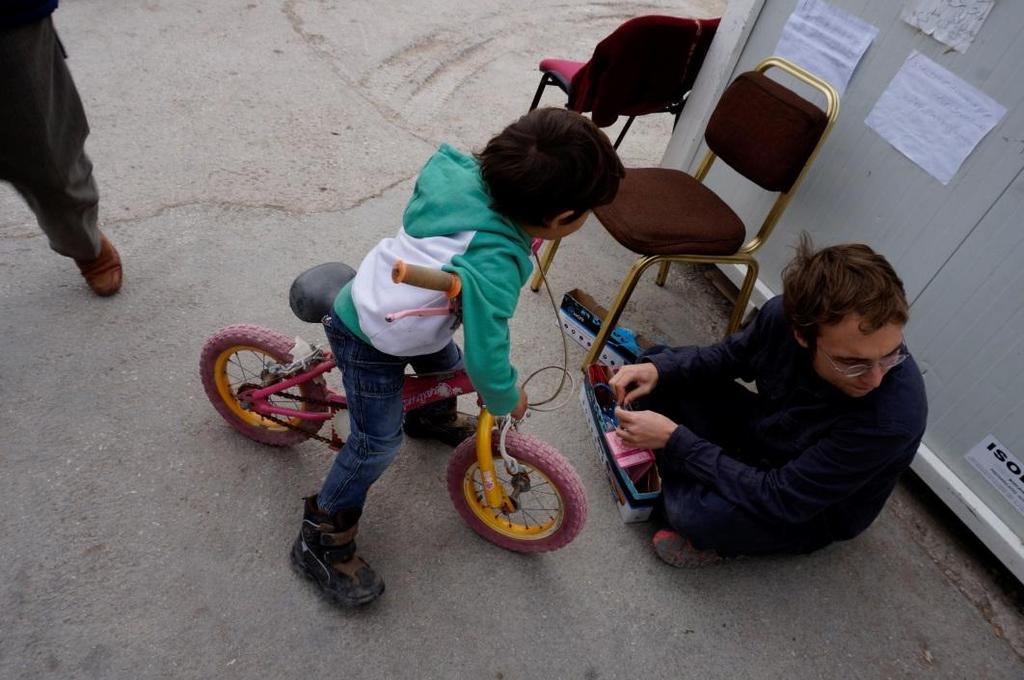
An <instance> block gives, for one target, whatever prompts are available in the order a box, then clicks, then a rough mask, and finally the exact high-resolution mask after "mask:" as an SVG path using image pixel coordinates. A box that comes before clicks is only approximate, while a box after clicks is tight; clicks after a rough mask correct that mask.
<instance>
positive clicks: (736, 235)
mask: <svg viewBox="0 0 1024 680" xmlns="http://www.w3.org/2000/svg"><path fill="white" fill-rule="evenodd" d="M771 68H778V69H780V70H782V71H785V72H787V73H789V74H791V75H792V76H794V77H796V78H797V79H798V80H801V81H803V82H805V83H807V84H808V85H810V86H811V87H812V88H814V89H816V90H817V91H818V92H820V93H821V94H822V95H823V97H824V99H825V108H824V109H822V108H820V107H818V106H816V105H815V104H812V103H811V102H809V101H807V100H806V99H804V98H802V97H800V96H799V95H797V94H796V93H794V92H793V91H792V90H790V89H788V88H786V87H784V86H783V85H781V84H780V83H778V82H777V81H775V80H772V79H770V78H769V77H768V76H766V75H765V71H768V70H769V69H771ZM838 115H839V95H838V94H837V93H836V91H835V89H834V88H833V87H832V86H831V85H829V84H828V83H827V82H825V81H823V80H821V79H820V78H818V77H817V76H815V75H813V74H811V73H808V72H807V71H805V70H803V69H801V68H800V67H798V66H796V65H794V64H791V63H790V62H788V61H785V60H784V59H781V58H778V57H770V58H768V59H765V60H764V61H762V62H761V63H760V64H758V66H757V67H756V68H755V69H754V70H753V71H749V72H747V73H743V74H740V75H739V76H738V77H737V78H736V80H734V81H733V82H732V83H731V84H730V85H729V87H728V88H727V89H726V90H725V92H724V93H723V94H722V97H721V99H720V100H719V102H718V105H717V106H716V107H715V110H714V112H713V113H712V114H711V119H710V120H709V121H708V126H707V129H706V130H705V132H704V140H705V142H706V143H707V146H708V152H707V154H705V156H704V158H703V160H702V161H701V163H700V165H699V166H698V168H697V171H696V173H694V175H693V176H690V175H689V174H687V173H685V172H682V171H679V170H672V169H669V168H631V169H627V171H626V176H625V178H623V180H622V183H621V184H620V186H619V193H618V194H617V195H616V197H615V200H614V201H612V202H611V203H610V204H608V205H605V206H602V207H600V208H597V209H596V210H595V211H594V214H595V215H596V216H597V218H598V220H600V222H601V224H602V225H604V227H605V229H607V230H608V232H609V233H610V234H611V235H612V236H613V237H614V238H615V240H616V241H618V242H619V243H621V244H622V245H623V246H625V247H626V248H628V249H629V250H631V251H633V252H634V253H637V254H638V255H640V258H639V259H637V260H636V262H634V263H633V266H632V268H631V269H630V271H629V274H628V275H627V276H626V280H625V281H623V283H622V286H621V287H620V289H619V294H618V296H617V297H616V298H615V302H614V303H613V304H612V306H611V308H610V309H609V311H608V315H607V317H606V318H605V319H604V321H603V323H602V326H601V331H600V332H599V333H598V336H597V338H596V339H595V340H594V343H593V345H592V346H591V348H590V350H589V352H588V353H587V356H586V359H585V363H584V365H589V364H590V363H593V362H594V361H595V360H596V358H597V357H599V356H600V354H601V348H602V347H603V346H604V344H605V342H606V341H607V339H608V336H609V335H610V333H611V331H612V330H613V329H614V328H615V324H616V323H617V322H618V320H619V316H620V315H621V314H622V310H623V307H625V305H626V302H627V301H628V300H629V297H630V295H631V294H632V292H633V289H634V288H635V287H636V284H637V281H638V280H639V278H640V275H641V274H643V272H644V271H645V270H646V269H647V268H648V267H650V266H652V265H654V264H659V265H660V271H659V272H658V276H657V278H656V283H657V284H658V285H664V283H665V278H666V276H667V274H668V267H669V265H670V263H672V262H693V263H733V264H741V265H745V266H746V268H747V271H746V276H745V277H744V279H743V285H742V286H741V288H740V291H739V296H738V297H737V299H736V304H735V307H734V308H733V312H732V317H731V318H730V320H729V327H728V331H727V333H733V332H735V331H736V330H737V329H738V328H739V324H740V321H741V320H742V318H743V312H744V310H745V309H746V307H747V302H748V301H749V300H750V294H751V292H752V291H753V288H754V283H755V282H756V281H757V271H758V267H757V260H756V259H755V258H754V253H755V252H756V251H757V250H758V249H759V248H760V247H761V246H762V245H764V243H765V241H766V240H767V239H768V237H769V236H770V235H771V232H772V229H774V227H775V225H776V223H777V222H778V220H779V217H780V216H781V215H782V213H783V211H784V210H785V208H786V206H787V204H788V203H789V200H790V198H792V196H793V193H794V192H795V191H796V190H797V188H798V187H799V186H800V182H801V180H802V179H803V177H804V175H805V174H806V172H807V168H808V167H809V166H810V165H811V163H812V162H813V161H814V158H815V156H816V155H817V153H818V150H819V149H820V148H821V145H822V144H823V143H824V141H825V139H826V137H827V136H828V133H829V131H830V130H831V128H832V125H833V123H834V122H835V120H836V118H837V116H838ZM716 158H721V159H722V160H723V161H725V163H726V164H727V165H729V166H730V167H731V168H732V169H733V170H735V171H736V172H738V173H739V174H740V175H742V176H743V177H745V178H746V179H748V180H750V181H751V182H754V183H755V184H757V185H758V186H760V187H761V188H763V189H765V190H767V191H770V192H778V194H779V195H778V197H777V198H776V200H775V202H774V204H773V205H772V207H771V209H770V210H769V211H768V214H767V216H766V217H765V218H764V221H763V222H762V223H761V226H760V228H759V229H758V231H757V233H756V234H755V235H754V236H753V238H750V239H749V240H745V239H746V227H745V226H744V224H743V222H742V221H741V220H740V218H739V217H738V216H737V215H736V213H735V212H734V211H733V210H732V208H730V207H729V206H728V205H727V204H726V203H725V202H724V201H723V200H722V199H721V198H720V197H719V196H718V195H717V194H716V193H715V192H713V191H712V190H711V189H709V188H708V187H706V186H705V185H704V184H703V180H704V178H705V177H706V176H707V173H708V170H709V169H710V168H711V165H712V164H713V163H714V161H715V159H716ZM557 248H558V242H557V241H551V242H550V243H549V244H548V246H547V248H546V249H545V251H544V254H543V256H542V259H541V269H543V270H544V271H545V272H546V271H547V270H548V268H549V267H550V266H551V261H552V260H553V259H554V254H555V251H556V250H557ZM540 277H541V274H540V272H537V274H535V276H534V279H533V281H532V282H531V288H533V290H537V288H538V287H539V284H540Z"/></svg>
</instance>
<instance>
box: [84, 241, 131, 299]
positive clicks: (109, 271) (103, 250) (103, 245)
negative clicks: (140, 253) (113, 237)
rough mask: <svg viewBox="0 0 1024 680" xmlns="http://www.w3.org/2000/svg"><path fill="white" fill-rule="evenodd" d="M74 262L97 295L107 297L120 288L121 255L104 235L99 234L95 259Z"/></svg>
mask: <svg viewBox="0 0 1024 680" xmlns="http://www.w3.org/2000/svg"><path fill="white" fill-rule="evenodd" d="M75 264H77V265H78V269H79V271H81V272H82V276H84V277H85V282H86V283H88V284H89V287H90V288H92V292H94V293H96V294H97V295H99V296H101V297H107V296H108V295H113V294H114V293H116V292H117V291H119V290H121V279H122V276H123V274H122V271H121V256H120V255H118V254H117V250H116V249H115V248H114V245H113V244H112V243H111V242H110V241H108V240H107V237H106V236H103V235H102V234H101V235H100V254H99V255H98V256H97V257H96V259H95V260H88V261H86V262H83V261H82V260H75Z"/></svg>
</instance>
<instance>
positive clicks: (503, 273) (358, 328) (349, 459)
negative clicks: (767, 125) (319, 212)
mask: <svg viewBox="0 0 1024 680" xmlns="http://www.w3.org/2000/svg"><path fill="white" fill-rule="evenodd" d="M624 174H625V171H624V170H623V167H622V163H621V162H620V161H619V158H618V156H617V155H616V153H615V150H614V149H613V148H612V145H611V144H610V143H609V141H608V138H607V137H606V136H605V134H604V133H603V132H602V131H601V130H599V129H598V128H597V127H596V126H595V125H594V124H593V123H592V122H591V121H590V120H589V119H587V118H585V117H583V116H581V115H579V114H576V113H573V112H571V111H567V110H564V109H538V110H535V111H532V112H531V113H529V114H527V115H525V116H523V117H522V118H520V119H519V120H518V121H516V122H514V123H512V124H511V125H509V126H508V127H506V128H505V129H504V130H503V131H502V132H501V133H500V134H498V135H497V136H495V137H494V138H493V139H491V140H490V141H489V142H488V143H487V146H486V147H485V148H484V150H483V151H482V152H481V153H480V154H478V155H476V156H471V155H467V154H464V153H461V152H459V151H457V150H455V149H454V148H452V147H450V146H448V145H442V146H441V147H440V149H439V150H438V151H437V152H436V153H435V154H434V155H433V156H432V157H431V158H430V159H429V160H428V161H427V163H426V165H425V166H424V167H423V170H422V171H421V172H420V175H419V178H418V179H417V182H416V186H415V189H414V190H413V195H412V198H411V199H410V201H409V204H408V205H407V206H406V209H405V215H404V217H403V227H402V229H400V230H399V232H398V234H397V235H395V236H394V237H392V238H387V239H384V240H383V241H381V242H380V243H378V244H377V246H375V247H374V248H373V249H372V250H371V251H370V252H369V254H368V255H367V256H366V257H365V258H364V259H363V261H362V264H360V266H359V269H358V272H357V273H356V276H355V278H354V279H353V280H352V281H351V282H349V283H348V284H347V285H346V286H345V287H344V288H343V289H342V290H341V292H340V293H339V294H338V297H337V299H336V300H335V302H334V308H333V310H332V312H331V314H330V315H329V317H328V318H327V319H325V321H324V324H325V329H326V333H327V338H328V340H329V342H330V344H331V349H332V350H333V352H334V357H335V360H336V361H337V364H338V368H339V369H340V370H341V373H342V382H343V384H344V387H345V395H346V397H347V400H348V413H349V420H350V430H351V434H350V435H349V437H348V439H347V441H346V442H345V446H344V447H343V448H342V449H341V451H339V452H338V455H337V456H336V457H335V460H334V463H333V465H332V467H331V470H330V472H329V473H328V475H327V478H326V479H325V480H324V483H323V486H322V488H321V489H320V492H319V494H317V495H315V496H310V497H308V498H306V499H305V508H304V515H303V519H302V529H301V531H300V533H299V537H298V538H297V539H296V541H295V544H294V546H293V548H292V552H291V558H292V564H293V565H294V567H295V568H296V570H297V571H298V572H299V573H300V574H303V575H304V576H307V577H308V578H310V579H312V580H313V581H315V582H316V584H317V585H318V586H319V587H320V589H321V590H322V592H323V594H324V595H325V596H327V597H329V598H331V599H333V600H334V601H336V602H337V603H338V604H340V605H343V606H356V605H361V604H366V603H368V602H371V601H372V600H374V599H376V598H377V597H378V596H379V595H380V594H381V593H382V592H383V591H384V581H383V580H382V579H381V577H380V576H378V575H377V574H376V573H375V572H374V571H373V570H372V569H371V568H370V566H369V565H368V564H367V563H366V562H365V561H363V560H362V559H360V558H359V557H358V556H356V544H355V540H354V539H355V535H356V528H357V523H358V520H359V517H360V515H361V514H362V510H363V504H364V502H365V500H366V494H367V491H368V490H369V488H370V486H371V485H372V484H373V483H374V481H376V479H377V478H378V477H379V476H380V475H381V473H383V472H384V470H385V469H386V468H387V467H388V465H390V463H391V461H392V460H393V459H394V457H395V454H396V453H397V452H398V448H399V446H400V444H401V442H402V430H403V416H402V384H403V381H404V375H405V367H406V365H407V364H412V366H413V369H414V370H415V371H416V372H417V373H431V372H443V371H452V370H455V369H456V368H458V367H460V366H461V365H462V363H463V361H464V362H465V369H466V372H467V373H468V374H469V377H470V380H472V382H473V386H474V387H475V388H476V390H477V392H478V393H479V395H480V398H481V399H482V400H483V402H484V404H486V406H487V408H488V409H489V410H490V411H491V412H492V413H494V414H495V415H507V414H511V416H512V417H513V418H517V419H518V418H522V417H523V415H524V413H525V411H526V406H527V401H526V393H525V392H524V391H523V389H522V388H520V387H518V386H517V382H516V381H517V373H516V369H515V368H514V367H513V366H512V365H511V363H510V361H509V349H510V347H509V330H508V320H509V319H510V318H511V317H512V314H513V312H514V311H515V308H516V303H517V301H518V298H519V291H520V289H521V288H522V287H523V284H525V283H526V281H527V279H528V278H529V275H530V274H531V272H532V264H531V261H530V246H531V241H532V238H533V237H540V238H543V239H555V238H562V237H565V236H568V235H569V234H571V233H573V232H574V231H576V230H577V229H579V228H580V227H581V226H583V222H584V221H585V220H586V218H587V216H588V214H589V212H590V210H591V209H592V208H594V207H595V206H598V205H602V204H605V203H608V202H610V201H611V200H612V199H613V198H614V197H615V193H616V191H617V190H618V186H619V180H620V178H621V177H622V176H623V175H624ZM397 259H402V260H405V261H406V262H408V263H410V264H417V265H424V266H429V267H435V268H439V269H444V270H447V271H450V272H455V273H457V274H458V275H459V277H460V278H461V280H462V293H461V298H462V322H463V326H464V337H465V346H466V349H465V355H463V353H462V352H461V351H460V350H459V347H458V346H457V345H456V344H455V343H454V342H453V341H452V334H453V332H454V331H453V323H452V318H451V317H449V316H428V317H407V318H403V319H400V320H398V321H395V322H393V323H389V322H387V321H385V319H384V317H385V315H386V314H387V313H389V312H393V311H396V310H402V309H409V308H419V307H431V306H438V305H439V304H443V303H444V302H445V297H444V295H443V294H440V293H438V292H436V291H430V290H424V289H421V288H416V287H413V286H396V285H395V284H394V283H393V282H392V281H391V268H392V265H393V264H394V263H395V261H396V260H397ZM474 420H475V419H472V418H468V417H466V416H462V415H459V414H458V413H457V412H456V400H455V398H451V399H448V400H444V401H440V402H436V403H435V404H431V405H429V406H426V407H423V408H420V409H417V410H414V411H411V412H409V413H408V414H407V415H406V417H405V421H404V430H405V432H406V433H407V434H409V435H410V436H413V437H431V438H435V439H440V440H442V441H444V442H446V443H447V444H449V445H452V446H455V445H456V444H458V443H459V442H460V441H462V440H463V439H465V438H466V437H467V436H469V435H472V434H473V433H474V431H475V422H473V421H474Z"/></svg>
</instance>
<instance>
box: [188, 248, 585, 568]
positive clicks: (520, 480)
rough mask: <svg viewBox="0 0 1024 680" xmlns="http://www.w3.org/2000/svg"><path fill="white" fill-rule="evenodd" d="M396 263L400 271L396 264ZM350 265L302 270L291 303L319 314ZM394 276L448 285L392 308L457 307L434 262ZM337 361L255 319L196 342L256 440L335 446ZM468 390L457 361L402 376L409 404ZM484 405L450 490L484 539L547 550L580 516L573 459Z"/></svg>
mask: <svg viewBox="0 0 1024 680" xmlns="http://www.w3.org/2000/svg"><path fill="white" fill-rule="evenodd" d="M399 270H400V271H399ZM354 275H355V272H354V271H353V270H352V269H351V268H350V267H347V266H346V265H343V264H341V263H327V264H322V265H319V266H317V267H313V268H312V269H310V270H308V271H306V272H304V273H303V274H301V275H299V277H298V278H296V280H295V282H294V283H293V284H292V287H291V292H290V296H289V298H290V299H289V302H290V304H291V308H292V311H294V312H295V314H296V316H298V317H299V318H300V319H302V320H303V321H308V322H319V321H320V320H321V319H322V318H323V317H324V316H325V315H326V314H328V312H329V311H330V308H331V305H332V304H333V302H334V298H335V296H336V295H337V293H338V291H340V290H341V288H342V286H344V285H345V283H347V282H348V280H349V279H351V278H352V277H353V276H354ZM393 278H395V279H396V281H397V282H404V283H407V284H411V285H418V286H421V287H424V288H431V289H434V290H440V291H446V292H448V293H449V305H448V306H447V307H441V308H430V309H419V310H406V311H402V312H396V313H395V314H392V315H389V317H390V318H392V319H393V318H400V317H401V316H403V315H405V316H407V315H421V316H422V315H434V314H452V313H456V314H457V313H458V288H459V281H458V277H457V276H455V275H454V274H449V273H447V272H442V271H440V270H433V269H427V268H423V267H416V266H413V265H405V266H404V267H403V268H400V267H396V271H395V272H394V276H393ZM333 368H335V362H334V358H333V356H332V355H331V352H330V350H329V349H325V348H324V347H321V346H318V345H312V344H309V343H306V342H304V341H302V340H301V339H299V338H295V339H290V338H288V337H287V336H285V335H284V334H282V333H278V332H276V331H272V330H269V329H266V328H261V327H259V326H252V325H246V324H238V325H232V326H227V327H225V328H223V329H221V330H220V331H218V332H217V333H215V334H214V335H213V336H212V337H211V338H210V339H209V340H207V342H206V344H205V345H204V346H203V352H202V357H201V359H200V363H199V370H200V373H201V375H202V380H203V388H204V389H205V391H206V396H207V397H209V399H210V401H211V402H212V403H213V406H214V408H216V409H217V412H218V413H220V414H221V416H223V417H224V419H225V420H226V421H227V422H228V423H229V424H230V425H231V426H232V427H234V428H235V429H236V430H238V431H239V432H241V433H242V434H244V435H245V436H247V437H249V438H250V439H253V440H255V441H258V442H262V443H264V444H270V445H272V446H288V445H292V444H297V443H299V442H302V441H305V440H307V439H310V438H312V439H317V440H319V441H322V442H325V443H326V444H328V445H330V446H331V448H333V449H340V448H341V446H342V444H343V443H344V442H343V441H342V439H341V437H340V436H339V435H338V433H337V431H336V428H334V427H333V425H332V428H331V436H329V437H325V436H322V435H321V434H319V432H320V430H321V429H322V428H323V425H324V423H326V422H327V421H329V420H331V421H332V422H333V418H334V415H335V414H336V413H338V412H339V411H342V410H344V409H345V408H346V402H345V395H344V394H341V393H338V392H335V391H333V390H331V389H330V388H329V387H327V384H326V381H325V379H324V374H325V373H327V372H328V371H330V370H331V369H333ZM474 391H475V389H474V388H473V385H472V384H471V383H470V381H469V376H468V375H467V374H466V373H465V371H463V370H457V371H455V372H453V373H448V374H443V375H423V376H417V375H407V376H406V379H405V384H404V387H403V393H402V402H403V405H404V409H405V411H406V412H408V411H410V410H412V409H414V408H418V407H420V406H423V405H425V404H429V403H431V402H434V401H439V400H441V399H447V398H450V397H453V396H457V395H460V394H470V393H472V392H474ZM512 427H513V423H512V421H511V419H509V418H495V417H494V416H492V415H491V414H490V413H489V412H488V411H487V409H486V407H483V406H481V408H480V415H479V421H478V426H477V432H476V435H475V436H473V437H469V438H468V439H466V441H464V442H462V443H461V444H459V446H457V447H456V449H455V453H454V455H453V456H452V458H451V460H450V461H449V463H448V474H447V482H448V495H449V496H450V497H451V500H452V503H454V504H455V508H456V510H457V511H458V513H459V515H460V516H461V517H462V518H463V519H464V520H465V521H466V523H467V524H469V526H470V527H472V529H473V530H474V531H476V533H478V534H479V535H480V536H482V537H483V538H485V539H487V540H488V541H490V542H492V543H494V544H496V545H498V546H500V547H502V548H505V549H507V550H512V551H515V552H527V553H528V552H544V551H549V550H556V549H558V548H561V547H563V546H565V545H567V544H568V543H569V542H570V541H572V540H573V539H574V538H575V537H576V536H577V534H579V532H580V531H581V530H582V528H583V524H584V522H585V521H586V517H587V498H586V492H585V491H584V489H583V484H582V482H581V481H580V479H579V476H578V475H577V474H576V471H575V470H574V469H573V467H572V465H570V464H569V462H568V461H567V460H566V459H565V458H564V457H563V456H562V454H560V453H559V452H558V451H557V450H555V449H554V448H553V447H552V446H550V445H548V444H546V443H544V442H541V441H538V440H536V439H533V438H531V437H528V436H526V435H523V434H520V433H519V432H517V431H516V430H514V429H512Z"/></svg>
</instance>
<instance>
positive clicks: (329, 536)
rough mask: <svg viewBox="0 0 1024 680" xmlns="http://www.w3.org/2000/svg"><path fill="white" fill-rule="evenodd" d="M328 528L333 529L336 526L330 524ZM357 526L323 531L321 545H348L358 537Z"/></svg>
mask: <svg viewBox="0 0 1024 680" xmlns="http://www.w3.org/2000/svg"><path fill="white" fill-rule="evenodd" d="M321 526H323V525H321ZM327 528H328V529H333V528H334V527H332V526H328V527H327ZM356 528H357V527H351V528H349V529H346V530H345V531H338V532H334V533H328V532H323V533H321V534H320V545H326V546H334V547H338V546H343V545H348V544H349V543H351V542H352V541H353V540H354V539H355V537H356Z"/></svg>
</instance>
